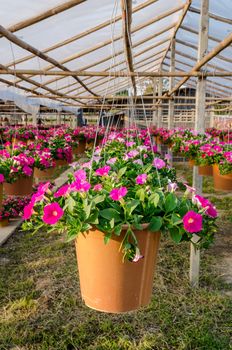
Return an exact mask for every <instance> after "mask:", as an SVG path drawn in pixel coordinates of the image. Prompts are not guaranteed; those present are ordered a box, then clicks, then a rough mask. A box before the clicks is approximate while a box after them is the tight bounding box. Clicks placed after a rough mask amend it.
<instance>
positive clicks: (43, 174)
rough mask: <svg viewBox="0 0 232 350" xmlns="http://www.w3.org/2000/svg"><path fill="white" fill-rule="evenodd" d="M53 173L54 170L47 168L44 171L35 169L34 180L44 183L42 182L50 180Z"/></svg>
mask: <svg viewBox="0 0 232 350" xmlns="http://www.w3.org/2000/svg"><path fill="white" fill-rule="evenodd" d="M54 173H55V168H47V169H45V170H40V169H38V168H35V170H34V178H36V179H38V180H41V181H44V180H50V179H51V178H52V177H53V176H54Z"/></svg>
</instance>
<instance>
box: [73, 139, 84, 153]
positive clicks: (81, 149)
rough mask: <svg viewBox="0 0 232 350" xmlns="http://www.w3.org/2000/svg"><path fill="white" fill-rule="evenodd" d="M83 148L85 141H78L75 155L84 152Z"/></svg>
mask: <svg viewBox="0 0 232 350" xmlns="http://www.w3.org/2000/svg"><path fill="white" fill-rule="evenodd" d="M85 147H86V141H85V140H79V143H78V146H77V149H76V152H77V153H75V154H82V153H84V152H85Z"/></svg>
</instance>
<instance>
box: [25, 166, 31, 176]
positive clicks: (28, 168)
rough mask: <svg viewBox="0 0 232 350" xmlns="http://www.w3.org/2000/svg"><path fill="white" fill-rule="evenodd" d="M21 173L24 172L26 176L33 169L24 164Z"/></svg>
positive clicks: (29, 174)
mask: <svg viewBox="0 0 232 350" xmlns="http://www.w3.org/2000/svg"><path fill="white" fill-rule="evenodd" d="M23 173H24V174H25V175H26V176H31V175H32V173H33V170H32V168H30V167H29V166H27V165H24V167H23Z"/></svg>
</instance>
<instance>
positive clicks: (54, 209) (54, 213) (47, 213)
mask: <svg viewBox="0 0 232 350" xmlns="http://www.w3.org/2000/svg"><path fill="white" fill-rule="evenodd" d="M63 215H64V211H63V209H62V208H61V207H60V206H59V204H58V203H56V202H54V203H51V204H47V205H45V207H44V215H43V217H42V220H43V222H45V224H48V225H55V224H56V223H57V222H58V221H59V220H60V218H61V217H62V216H63Z"/></svg>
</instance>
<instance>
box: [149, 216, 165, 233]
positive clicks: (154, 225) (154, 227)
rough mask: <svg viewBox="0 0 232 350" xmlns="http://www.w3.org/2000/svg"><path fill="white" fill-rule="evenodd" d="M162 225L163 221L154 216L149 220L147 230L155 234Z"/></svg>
mask: <svg viewBox="0 0 232 350" xmlns="http://www.w3.org/2000/svg"><path fill="white" fill-rule="evenodd" d="M162 223H163V219H162V218H161V217H160V216H154V217H153V218H152V219H151V222H150V225H149V229H150V230H151V231H153V232H157V231H159V229H160V228H161V226H162Z"/></svg>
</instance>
